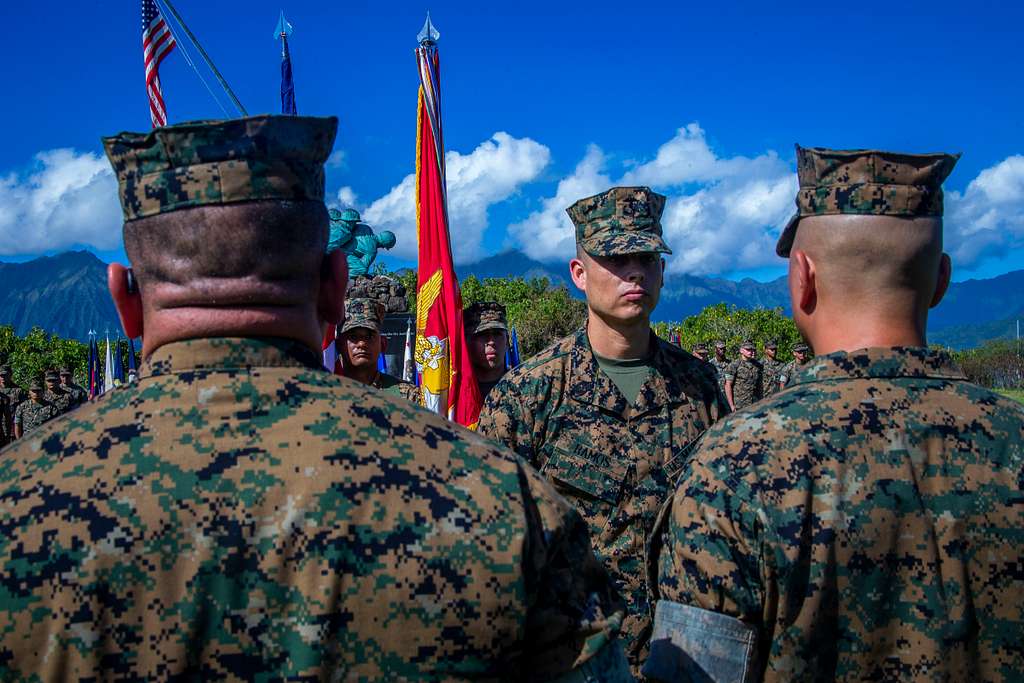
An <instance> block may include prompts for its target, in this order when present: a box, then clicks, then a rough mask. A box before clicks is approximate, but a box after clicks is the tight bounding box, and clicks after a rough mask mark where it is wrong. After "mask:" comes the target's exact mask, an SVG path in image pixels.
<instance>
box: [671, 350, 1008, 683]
mask: <svg viewBox="0 0 1024 683" xmlns="http://www.w3.org/2000/svg"><path fill="white" fill-rule="evenodd" d="M1022 481H1024V406H1020V405H1018V404H1016V403H1014V402H1013V401H1011V400H1009V399H1005V398H1002V397H1000V396H998V395H996V394H995V393H993V392H991V391H987V390H985V389H982V388H980V387H978V386H975V385H973V384H970V383H969V382H967V381H966V379H965V377H964V376H963V374H962V373H961V372H960V371H959V370H957V369H956V368H954V367H953V366H952V365H951V361H950V359H949V358H948V357H947V356H946V355H944V354H942V353H937V352H932V351H929V350H927V349H924V348H896V349H867V350H862V351H856V352H853V353H842V352H840V353H834V354H831V355H828V356H821V357H817V358H815V359H814V360H812V361H811V362H810V363H809V364H808V365H807V366H805V367H804V369H802V370H800V371H799V372H798V373H797V374H796V376H795V377H794V378H793V380H792V384H791V385H790V386H789V387H787V388H786V389H785V390H784V391H782V392H780V393H777V394H775V395H774V396H772V397H770V398H768V399H766V400H765V401H763V402H761V403H759V404H757V405H756V406H752V407H751V408H748V409H747V410H744V411H740V412H737V413H734V414H733V415H732V416H731V417H730V418H729V419H727V420H726V421H723V422H720V423H718V424H716V425H715V426H714V427H712V429H711V430H710V431H709V432H708V434H707V436H706V437H705V438H704V439H703V440H702V442H701V444H700V447H699V448H698V449H697V451H696V453H695V454H694V457H693V459H692V460H691V461H690V463H689V465H688V466H687V468H686V470H685V472H684V474H683V475H682V477H681V478H680V486H679V488H678V489H677V491H676V496H675V499H674V500H673V502H672V504H671V506H670V509H667V512H666V518H665V520H664V525H663V526H662V529H665V528H667V530H668V534H667V537H666V542H665V547H664V549H663V550H662V551H661V553H660V561H658V560H657V558H658V554H657V551H656V550H655V551H654V552H652V559H653V560H654V561H655V562H657V565H658V566H657V567H656V568H655V571H656V572H657V577H658V580H657V586H658V591H659V593H660V595H659V598H660V599H663V600H671V601H674V602H676V603H681V604H683V605H687V606H693V607H698V608H701V609H704V610H713V611H715V612H722V613H724V614H725V615H729V616H732V617H738V618H739V619H740V620H742V622H744V624H745V625H746V626H747V629H742V628H738V626H737V624H732V625H731V626H728V625H726V624H716V623H715V619H714V615H712V614H709V613H703V614H693V615H691V616H690V617H689V619H688V621H690V625H689V628H692V627H693V626H692V625H693V624H696V623H699V620H700V619H701V618H702V617H703V618H705V619H707V620H708V622H709V623H707V624H705V627H704V628H703V629H702V630H701V633H704V634H705V635H704V637H705V639H706V641H707V642H708V643H712V644H713V643H715V642H716V641H717V642H718V644H719V645H720V646H722V647H727V648H731V650H732V651H731V653H730V655H729V656H733V657H741V656H742V655H743V654H744V653H745V651H746V652H749V653H750V655H751V659H752V662H755V661H758V660H760V661H759V663H757V664H754V666H753V670H752V671H751V673H750V676H749V678H748V679H747V680H760V672H761V671H762V670H763V671H764V680H766V681H811V680H833V679H836V680H842V681H860V680H891V681H932V680H935V681H939V680H945V681H969V680H970V681H1011V680H1019V677H1020V674H1021V672H1022V671H1024V648H1022V647H1021V644H1022V643H1024V572H1022V571H1021V567H1024V541H1022V538H1021V534H1022V533H1024V502H1022V499H1021V482H1022ZM659 535H660V534H659ZM658 609H659V619H661V618H662V617H663V616H665V617H666V618H665V620H664V623H665V624H666V628H668V629H670V630H671V629H673V628H682V627H673V626H672V624H673V623H674V624H679V623H680V622H681V621H687V620H678V619H675V620H672V619H669V618H667V617H668V616H669V615H668V612H667V611H666V614H665V615H663V614H662V611H663V608H662V606H661V605H659V608H658ZM716 629H717V630H716ZM657 631H658V629H657V627H656V634H655V645H653V646H652V655H651V666H652V667H653V665H654V663H655V660H656V659H660V655H661V654H663V653H665V654H666V655H667V657H668V661H670V662H671V661H672V659H673V658H674V657H673V655H672V654H670V652H671V649H670V648H666V650H665V651H663V650H662V647H663V645H662V644H658V641H659V640H660V639H659V633H658V632H657ZM729 632H731V633H732V634H733V635H732V637H731V638H730V639H728V640H727V638H726V637H725V635H724V634H725V633H729ZM727 642H728V643H732V644H731V645H728V646H727V645H726V643H727ZM701 649H702V648H701V647H700V646H699V645H696V646H692V647H689V648H684V650H685V651H686V653H687V655H688V656H691V657H693V658H694V659H698V660H699V659H700V657H699V655H698V654H697V652H699V651H700V650H701ZM664 666H667V667H668V671H670V672H671V673H669V674H666V675H665V676H664V679H665V680H673V679H677V680H687V679H684V678H683V675H682V673H681V672H682V671H683V670H685V667H684V666H682V665H681V664H678V663H677V664H675V665H673V664H664ZM662 670H663V671H664V670H665V669H662Z"/></svg>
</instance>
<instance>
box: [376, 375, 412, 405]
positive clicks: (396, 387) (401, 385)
mask: <svg viewBox="0 0 1024 683" xmlns="http://www.w3.org/2000/svg"><path fill="white" fill-rule="evenodd" d="M370 386H372V387H373V388H374V389H380V390H381V391H383V392H385V393H388V394H392V395H393V396H401V397H402V398H404V399H405V400H406V401H411V402H412V403H414V404H416V405H420V388H419V387H418V386H416V385H415V384H413V383H412V382H406V381H405V380H404V379H399V378H398V377H395V376H394V375H389V374H387V373H386V372H378V373H377V377H376V379H374V380H373V382H372V383H371V384H370Z"/></svg>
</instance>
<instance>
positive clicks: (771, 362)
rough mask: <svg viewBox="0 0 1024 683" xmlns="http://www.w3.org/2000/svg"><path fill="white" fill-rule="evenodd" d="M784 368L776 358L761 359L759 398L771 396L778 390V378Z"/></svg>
mask: <svg viewBox="0 0 1024 683" xmlns="http://www.w3.org/2000/svg"><path fill="white" fill-rule="evenodd" d="M785 366H786V364H785V363H783V362H782V361H781V360H779V359H778V358H767V357H765V358H762V359H761V396H762V397H764V396H771V395H772V394H774V393H775V392H776V391H778V390H779V376H780V375H781V374H782V368H784V367H785Z"/></svg>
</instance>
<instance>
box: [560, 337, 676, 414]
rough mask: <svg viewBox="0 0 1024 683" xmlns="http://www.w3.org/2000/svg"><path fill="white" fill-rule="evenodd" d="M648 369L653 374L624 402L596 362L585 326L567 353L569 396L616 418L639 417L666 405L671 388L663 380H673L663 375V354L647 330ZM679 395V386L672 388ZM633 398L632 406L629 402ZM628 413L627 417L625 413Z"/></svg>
mask: <svg viewBox="0 0 1024 683" xmlns="http://www.w3.org/2000/svg"><path fill="white" fill-rule="evenodd" d="M650 334H651V349H652V352H653V353H652V355H651V366H652V367H653V368H654V372H653V373H650V374H649V375H648V377H647V379H646V380H645V381H644V383H643V385H642V386H641V387H640V392H639V394H638V395H637V396H636V397H630V398H629V399H627V398H626V397H625V396H623V395H622V392H621V391H619V388H618V387H617V386H616V385H615V382H613V381H612V379H611V378H610V377H609V376H608V375H607V374H606V373H605V372H604V371H603V370H601V366H600V365H598V363H597V357H596V356H595V355H594V349H593V348H592V347H591V346H590V339H589V337H587V328H586V326H584V327H581V328H580V329H579V330H577V332H576V338H575V339H574V340H573V344H572V349H571V350H570V352H569V358H570V367H569V396H570V397H572V398H573V399H574V400H577V401H580V402H581V403H588V404H590V405H595V406H598V407H599V408H602V409H604V410H607V411H609V412H612V413H615V414H616V415H620V416H622V417H623V418H627V417H629V414H633V415H639V414H642V413H646V412H648V411H650V410H654V409H656V408H658V407H660V406H663V405H666V404H668V403H669V396H670V395H672V394H671V393H670V392H672V389H673V388H672V387H670V386H669V383H668V382H667V381H666V379H665V377H666V376H670V377H672V379H671V380H670V381H672V382H673V383H674V380H675V377H674V375H673V374H672V373H669V372H665V369H666V368H668V367H670V363H669V360H668V358H667V353H666V350H665V348H664V347H663V345H662V343H661V340H660V338H659V337H658V335H656V334H655V333H654V331H653V330H652V331H651V333H650ZM681 392H682V388H681V387H676V391H675V395H679V394H680V393H681ZM633 398H636V403H635V404H634V403H632V399H633ZM627 413H628V414H627Z"/></svg>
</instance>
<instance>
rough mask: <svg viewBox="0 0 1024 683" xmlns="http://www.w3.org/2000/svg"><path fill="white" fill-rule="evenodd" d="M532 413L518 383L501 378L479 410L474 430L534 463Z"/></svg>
mask: <svg viewBox="0 0 1024 683" xmlns="http://www.w3.org/2000/svg"><path fill="white" fill-rule="evenodd" d="M533 427H534V414H533V412H532V411H531V410H529V406H527V405H526V403H525V401H524V400H523V397H522V395H521V392H520V389H519V387H518V385H517V384H515V383H513V382H510V381H507V380H504V381H501V382H499V383H498V385H497V386H496V387H494V388H493V389H491V392H490V393H489V394H488V395H487V400H485V401H484V406H483V408H482V409H481V410H480V421H479V422H478V423H477V431H478V432H479V433H480V434H483V435H484V436H486V437H487V438H488V439H493V440H494V441H497V442H498V443H500V444H503V445H505V446H506V447H507V448H508V449H509V450H511V451H512V452H513V453H515V454H516V455H518V456H519V457H520V458H523V459H524V460H526V461H527V462H529V463H532V464H533V465H534V466H536V465H537V462H536V457H535V456H536V452H535V448H534V443H533Z"/></svg>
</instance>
